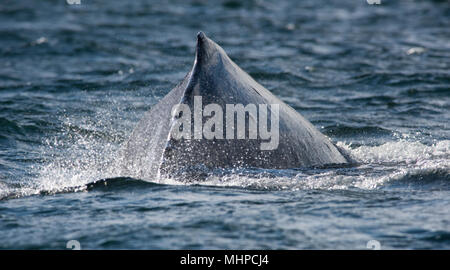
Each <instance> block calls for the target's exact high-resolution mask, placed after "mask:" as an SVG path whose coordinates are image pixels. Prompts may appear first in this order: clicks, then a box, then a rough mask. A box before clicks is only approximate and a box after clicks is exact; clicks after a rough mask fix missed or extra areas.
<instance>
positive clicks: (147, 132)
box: [124, 33, 347, 179]
mask: <svg viewBox="0 0 450 270" xmlns="http://www.w3.org/2000/svg"><path fill="white" fill-rule="evenodd" d="M200 99H201V102H198V101H199V100H200ZM179 104H183V105H184V106H185V107H184V108H186V107H187V108H189V109H190V112H191V115H190V116H189V117H190V122H191V124H192V125H191V126H190V127H189V126H183V130H184V129H185V128H186V129H190V134H191V136H190V138H189V139H185V138H181V139H180V138H174V137H176V136H173V135H174V132H179V123H178V122H177V121H180V120H179V119H180V115H179V114H178V115H177V112H178V111H176V110H175V111H174V110H173V109H174V106H176V105H179ZM209 104H216V105H218V106H219V107H220V108H223V112H222V120H223V121H222V123H223V126H222V127H220V126H218V125H217V123H216V125H214V128H213V129H212V130H214V131H217V130H216V129H217V128H219V131H220V128H221V129H222V131H223V136H222V137H219V136H216V138H206V136H205V135H204V134H203V133H202V132H201V131H200V133H199V132H198V131H199V129H197V130H196V129H195V127H194V126H195V124H200V126H203V125H204V124H205V121H207V117H203V118H201V120H200V122H201V123H199V121H198V120H199V119H200V118H198V117H197V118H196V116H195V113H194V112H195V111H196V112H198V111H199V110H200V111H201V112H204V111H205V108H206V106H208V105H209ZM236 104H241V105H242V106H244V107H245V108H248V107H247V105H250V106H254V107H253V108H256V114H250V113H246V114H245V129H244V130H245V131H246V132H245V138H242V137H239V138H238V135H237V134H238V131H237V130H236V129H237V121H238V119H237V118H238V117H237V116H236V117H235V118H234V119H233V118H228V119H227V116H230V115H227V111H226V108H228V107H227V105H228V106H229V105H234V106H236ZM260 105H263V107H260ZM264 106H265V107H264ZM216 107H217V106H216ZM275 107H276V108H277V109H278V110H275V109H274V108H275ZM262 108H267V111H268V112H267V119H264V120H266V121H263V122H261V121H262V120H261V119H262V118H261V109H262ZM258 109H260V110H259V111H258ZM174 112H175V113H174ZM183 113H185V112H183ZM216 113H217V112H214V114H213V113H211V115H216ZM219 116H220V115H219ZM182 117H184V119H185V120H186V119H187V117H188V116H187V115H184V116H182ZM275 117H276V120H278V121H277V122H278V130H273V129H274V128H275V127H276V126H275V125H273V121H272V120H275ZM205 118H206V119H205ZM229 119H232V122H230V121H229ZM227 121H228V122H227ZM218 123H220V122H218ZM231 123H234V128H233V130H232V132H233V134H232V135H231V133H229V132H228V133H227V131H230V129H227V126H226V125H227V124H231ZM251 123H253V124H255V126H256V127H258V128H259V127H260V125H262V126H264V127H265V128H266V130H271V129H272V130H271V131H272V132H277V133H278V134H277V144H276V147H273V146H272V147H273V149H269V150H267V149H261V148H262V145H264V144H266V145H267V144H268V139H267V138H264V139H262V138H261V137H260V136H256V138H255V137H252V138H250V137H251V136H250V131H249V130H250V129H249V128H251ZM272 125H273V126H272ZM217 126H218V127H217ZM255 126H252V127H255ZM259 131H260V129H258V130H257V133H258V132H259ZM219 133H220V132H219ZM229 136H231V137H233V138H232V139H229V138H231V137H229ZM217 137H219V138H217ZM345 163H347V160H346V158H345V157H344V156H343V155H342V154H341V153H340V152H339V151H338V149H337V148H336V147H335V146H334V145H333V144H332V142H331V141H330V140H329V139H328V138H327V137H326V136H324V135H323V134H321V133H320V132H319V131H318V130H317V129H316V128H315V127H314V126H313V125H312V124H311V123H310V122H309V121H308V120H306V119H305V118H304V117H302V116H301V115H300V114H299V113H298V112H297V111H295V110H294V109H293V108H291V107H290V106H289V105H287V104H286V103H284V102H283V101H281V100H280V99H278V98H277V97H276V96H275V95H273V94H272V93H271V92H270V91H269V90H267V89H266V88H264V87H263V86H262V85H260V84H259V83H257V82H256V81H255V80H254V79H253V78H252V77H251V76H250V75H248V74H247V73H246V72H245V71H243V70H242V69H241V68H240V67H239V66H237V65H236V64H235V63H234V62H233V61H232V60H231V59H230V58H229V57H228V56H227V54H226V53H225V51H224V50H223V49H222V48H221V47H220V46H219V45H217V44H216V43H215V42H214V41H212V40H210V39H209V38H207V37H206V36H205V35H204V34H203V33H199V34H198V36H197V49H196V58H195V62H194V65H193V68H192V69H191V71H190V72H189V73H188V74H187V75H186V77H185V78H184V79H183V81H182V82H181V83H179V84H178V85H177V86H176V87H175V88H174V89H173V90H172V91H170V92H169V93H168V94H167V95H166V96H165V97H164V98H163V99H162V100H161V101H160V102H159V103H158V104H156V105H155V106H154V107H153V108H151V109H150V111H149V112H147V113H146V115H145V116H144V117H143V118H142V119H141V121H140V122H139V123H138V125H137V127H136V128H135V130H134V131H133V133H132V135H131V136H130V138H129V140H128V141H127V143H126V144H125V149H124V170H125V173H126V174H127V175H128V176H132V177H138V178H142V179H151V178H154V177H156V176H158V175H160V174H164V175H175V174H177V173H178V172H180V171H185V170H189V169H194V170H196V169H198V168H200V167H202V168H208V169H214V168H236V167H240V168H242V167H256V168H271V169H285V168H299V167H311V166H323V165H328V164H345Z"/></svg>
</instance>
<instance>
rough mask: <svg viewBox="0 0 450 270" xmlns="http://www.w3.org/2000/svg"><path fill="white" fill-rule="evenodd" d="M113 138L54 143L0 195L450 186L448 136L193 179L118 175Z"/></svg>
mask: <svg viewBox="0 0 450 270" xmlns="http://www.w3.org/2000/svg"><path fill="white" fill-rule="evenodd" d="M371 130H373V129H371ZM374 131H375V132H378V131H379V130H377V129H375V130H374ZM87 138H89V139H87ZM93 138H94V139H95V140H94V141H95V143H94V141H93ZM72 139H73V138H72ZM105 140H106V142H105ZM112 141H114V140H112ZM112 141H110V140H108V139H107V138H106V139H105V137H104V136H94V137H92V136H87V137H83V136H80V137H79V138H78V139H76V140H72V141H71V147H69V148H68V149H66V150H67V151H65V154H64V155H63V156H60V157H54V155H55V153H58V152H60V150H61V147H63V148H64V143H62V142H58V141H57V140H56V141H51V142H52V143H51V145H52V146H51V147H50V148H49V149H50V150H47V151H48V153H47V154H48V155H50V156H53V159H52V160H49V161H48V162H47V163H44V164H37V165H34V166H33V168H32V173H31V174H30V175H34V177H32V179H28V180H27V181H22V182H20V184H14V185H11V184H7V183H5V182H1V181H0V199H11V198H20V197H24V196H31V195H49V194H56V193H66V192H79V191H88V192H89V191H95V190H105V189H107V190H128V189H132V188H135V187H138V188H143V189H145V188H149V187H153V186H154V185H161V184H162V185H168V186H173V185H201V186H215V187H227V188H244V189H255V190H269V191H270V190H288V191H297V190H314V189H319V190H349V189H358V190H374V189H405V190H409V189H417V190H442V189H444V190H450V140H442V141H437V142H435V143H434V144H430V145H427V144H424V143H421V142H419V141H408V140H406V139H400V140H398V141H393V142H385V143H381V144H379V145H359V144H351V143H346V142H337V146H338V147H340V148H341V149H343V151H345V152H346V154H348V155H349V156H350V157H351V158H352V159H353V160H354V161H355V162H356V165H354V166H346V167H333V166H331V167H325V168H306V169H305V168H301V169H289V170H268V169H258V168H248V169H233V170H221V169H217V170H214V171H205V172H204V173H202V174H201V177H199V178H197V179H193V180H192V181H179V178H177V179H172V178H161V177H160V178H155V179H151V180H148V179H146V180H142V179H133V178H127V177H123V176H122V175H120V159H119V153H120V144H119V143H112ZM48 146H49V145H48ZM52 149H53V150H52ZM52 151H53V152H52ZM199 175H200V174H199ZM0 180H1V179H0Z"/></svg>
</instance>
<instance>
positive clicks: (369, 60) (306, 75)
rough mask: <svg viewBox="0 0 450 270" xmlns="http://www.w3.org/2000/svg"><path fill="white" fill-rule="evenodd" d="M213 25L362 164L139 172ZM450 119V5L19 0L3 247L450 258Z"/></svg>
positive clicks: (5, 51) (12, 40)
mask: <svg viewBox="0 0 450 270" xmlns="http://www.w3.org/2000/svg"><path fill="white" fill-rule="evenodd" d="M69 2H71V1H69ZM200 30H201V31H204V32H205V33H206V34H207V35H208V36H209V37H211V38H212V39H213V40H215V41H216V42H217V43H218V44H220V45H221V46H222V47H223V48H224V49H225V51H226V52H227V53H228V55H229V56H230V57H231V58H232V59H233V60H234V61H235V62H236V63H237V64H238V65H240V66H241V67H242V68H243V69H244V70H246V71H247V72H248V73H249V74H250V75H251V76H253V77H254V78H255V79H256V80H257V81H258V82H260V83H261V84H262V85H264V86H265V87H266V88H267V89H269V90H270V91H272V92H273V93H274V94H275V95H277V96H278V97H280V98H281V99H282V100H283V101H285V102H286V103H288V104H289V105H291V106H292V107H293V108H294V109H296V110H297V111H299V112H300V113H301V114H302V115H303V116H305V117H306V118H307V119H309V120H310V121H311V122H312V123H313V124H314V125H315V126H316V127H317V128H318V129H319V130H320V131H321V132H322V133H324V134H326V135H327V136H329V137H330V138H331V140H332V141H333V142H334V143H336V144H337V145H338V146H340V147H341V148H343V149H345V150H346V151H347V152H348V154H349V155H350V156H351V158H352V159H354V160H355V161H356V164H355V165H354V166H348V167H343V168H327V169H306V168H297V169H295V168H293V169H291V170H258V169H248V170H238V171H234V172H232V173H228V174H224V175H213V174H212V175H210V176H209V177H208V178H207V179H206V181H194V182H192V183H189V184H186V183H182V182H177V181H174V180H170V179H154V180H153V181H151V182H148V181H143V180H142V179H132V178H129V177H127V176H126V175H121V174H120V170H119V167H120V164H118V160H119V159H118V155H119V154H118V153H120V149H121V145H122V143H124V141H126V139H127V138H128V136H129V135H130V134H131V131H132V130H133V127H134V126H135V125H136V124H137V122H138V121H139V119H140V117H142V115H143V114H144V112H146V111H147V110H149V109H150V108H151V107H152V106H153V105H154V104H156V103H157V102H158V100H160V99H161V98H162V97H163V96H164V95H165V94H167V93H168V92H169V91H170V90H171V89H172V88H173V87H174V86H175V85H176V84H177V83H178V82H179V81H181V79H182V78H183V77H184V75H185V74H186V73H187V72H188V71H189V69H190V68H191V66H192V64H193V60H194V52H195V40H196V33H197V32H198V31H200ZM449 123H450V5H449V2H448V1H412V0H400V1H393V0H392V1H391V0H381V4H380V5H369V4H368V3H367V1H364V0H342V1H325V0H323V1H322V0H307V1H294V0H292V1H275V2H272V1H265V0H264V1H263V0H254V1H250V0H249V1H233V0H223V1H201V0H196V1H144V0H139V1H106V0H103V1H100V0H81V4H79V5H76V4H73V5H70V4H68V3H67V2H66V1H64V0H54V1H31V0H23V1H13V0H3V1H1V3H0V248H2V249H65V248H66V244H67V242H68V241H69V240H76V241H78V242H79V243H80V245H81V248H82V249H366V248H367V245H368V242H369V241H370V240H375V241H378V242H375V243H379V247H380V248H381V249H449V248H450V127H449ZM369 243H373V242H369Z"/></svg>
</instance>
